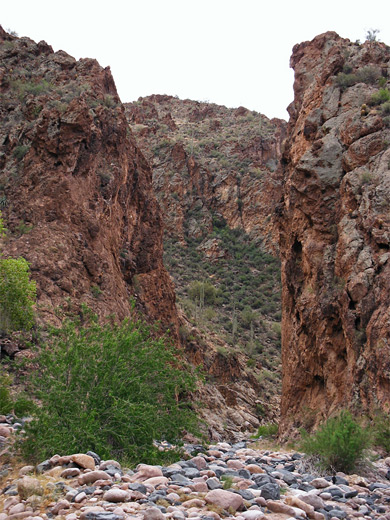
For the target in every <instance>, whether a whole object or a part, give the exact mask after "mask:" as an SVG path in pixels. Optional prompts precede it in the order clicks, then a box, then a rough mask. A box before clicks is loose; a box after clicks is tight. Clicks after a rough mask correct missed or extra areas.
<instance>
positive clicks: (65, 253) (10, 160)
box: [0, 28, 177, 331]
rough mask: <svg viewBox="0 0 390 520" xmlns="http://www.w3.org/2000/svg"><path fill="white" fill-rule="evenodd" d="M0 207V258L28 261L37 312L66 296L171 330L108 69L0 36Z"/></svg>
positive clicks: (140, 186)
mask: <svg viewBox="0 0 390 520" xmlns="http://www.w3.org/2000/svg"><path fill="white" fill-rule="evenodd" d="M0 44H1V48H0V91H1V105H0V111H1V112H0V113H1V119H2V125H1V129H0V146H1V149H0V167H1V174H0V201H1V205H2V211H3V214H4V216H5V222H6V225H7V227H8V229H9V231H10V233H11V234H10V237H9V242H8V244H7V253H8V254H10V255H12V256H17V255H22V256H24V257H25V258H26V259H27V260H28V261H29V262H30V264H31V272H32V276H33V278H34V279H35V280H36V281H37V284H38V303H39V307H40V314H41V315H42V314H43V313H45V312H46V313H47V318H49V316H50V314H51V313H52V312H53V309H54V308H55V307H56V306H58V305H59V304H61V303H63V302H64V298H65V297H70V298H71V299H72V300H73V301H74V302H77V303H78V302H80V301H83V302H85V303H87V304H88V305H90V306H91V307H92V308H93V309H94V310H95V311H96V312H98V313H99V314H100V315H108V314H112V313H114V314H116V315H117V316H118V317H120V318H123V317H124V316H126V315H128V314H129V312H130V308H131V305H130V298H131V297H135V298H136V301H137V303H138V306H139V307H140V309H141V310H142V311H143V312H144V313H145V314H146V315H147V316H149V318H151V319H153V320H154V319H159V320H161V321H162V323H163V324H164V325H165V326H169V327H171V328H172V329H173V330H174V331H175V330H176V329H177V314H176V308H175V295H174V290H173V286H172V283H171V281H170V278H169V276H168V275H167V273H166V271H165V269H164V267H163V263H162V222H161V217H160V211H159V207H158V204H157V202H156V200H155V198H154V195H153V192H152V186H151V171H150V169H149V166H148V165H147V163H146V161H145V159H144V157H143V155H142V154H141V153H140V151H139V150H138V148H137V147H136V145H135V142H134V140H133V137H132V135H131V132H130V131H129V128H128V125H127V122H126V118H125V113H124V109H123V106H122V104H121V102H120V100H119V98H118V95H117V91H116V88H115V84H114V80H113V78H112V76H111V73H110V70H109V68H106V69H103V68H101V67H100V66H99V64H98V63H97V62H96V61H95V60H91V59H82V60H80V61H76V60H75V59H74V58H72V57H71V56H69V55H68V54H66V53H65V52H63V51H58V52H53V50H52V48H51V47H50V46H48V45H47V44H46V43H45V42H40V43H38V44H36V43H35V42H33V41H31V40H30V39H28V38H14V37H12V36H10V35H8V34H7V33H5V32H4V31H3V30H2V29H1V28H0Z"/></svg>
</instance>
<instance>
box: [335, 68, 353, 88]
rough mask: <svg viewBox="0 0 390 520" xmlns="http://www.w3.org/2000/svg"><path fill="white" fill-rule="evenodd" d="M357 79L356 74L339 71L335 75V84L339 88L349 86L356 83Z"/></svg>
mask: <svg viewBox="0 0 390 520" xmlns="http://www.w3.org/2000/svg"><path fill="white" fill-rule="evenodd" d="M357 81H358V79H357V76H356V74H350V73H349V74H346V73H345V72H339V74H337V76H336V85H337V86H338V87H341V88H343V89H344V88H347V87H351V86H352V85H355V83H357Z"/></svg>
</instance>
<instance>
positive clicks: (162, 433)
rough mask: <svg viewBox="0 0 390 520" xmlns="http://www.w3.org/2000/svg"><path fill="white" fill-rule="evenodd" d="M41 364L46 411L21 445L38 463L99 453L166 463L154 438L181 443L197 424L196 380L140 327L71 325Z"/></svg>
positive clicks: (39, 384)
mask: <svg viewBox="0 0 390 520" xmlns="http://www.w3.org/2000/svg"><path fill="white" fill-rule="evenodd" d="M36 363H37V366H38V367H39V368H38V370H37V372H36V376H35V377H34V378H33V383H32V384H33V388H34V389H35V391H36V393H37V397H38V398H39V399H40V401H41V403H42V406H41V407H39V408H38V409H37V410H36V412H35V415H34V419H33V421H32V422H31V423H29V424H28V426H27V427H26V437H25V441H24V442H23V444H22V446H21V448H22V452H23V453H24V454H25V455H27V456H31V457H33V458H34V459H35V460H39V459H42V458H45V457H48V456H51V455H53V453H70V452H72V451H73V452H78V451H80V452H85V451H86V450H93V451H95V452H97V453H99V455H100V456H101V457H103V458H105V459H107V458H112V457H115V458H119V459H120V460H123V461H128V462H135V461H139V460H143V461H145V462H146V461H149V462H154V461H158V460H161V459H162V457H163V456H164V454H163V453H160V452H159V451H158V450H157V449H156V448H154V447H153V440H154V439H157V440H160V439H163V438H165V439H167V440H169V441H171V442H177V441H178V440H179V439H180V436H181V434H182V432H183V430H184V429H187V430H188V429H189V430H191V429H193V428H194V427H195V425H196V417H195V414H194V412H193V411H192V409H191V407H190V405H189V402H188V400H186V398H185V397H186V396H187V395H188V392H191V391H192V390H194V388H195V382H196V380H195V376H194V375H193V374H191V373H190V372H189V371H188V369H186V368H184V367H183V366H182V365H181V364H180V363H179V361H178V360H177V358H176V356H175V352H174V350H173V348H172V347H171V346H170V345H169V344H167V343H166V342H165V341H163V339H161V338H159V339H157V338H154V337H153V336H152V335H151V332H150V330H149V328H148V327H147V326H146V325H144V324H143V323H141V322H136V323H133V322H130V321H124V322H123V323H122V324H120V325H113V324H107V325H99V324H97V323H96V318H93V320H92V321H90V322H89V323H87V324H84V325H82V324H80V322H79V321H76V320H73V321H71V320H68V321H66V322H64V323H63V325H62V327H61V328H60V329H53V330H52V331H51V334H50V336H49V339H48V341H47V342H46V344H45V345H44V347H43V348H42V350H41V352H40V354H39V356H38V358H37V359H36Z"/></svg>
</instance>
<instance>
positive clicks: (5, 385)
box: [0, 374, 13, 415]
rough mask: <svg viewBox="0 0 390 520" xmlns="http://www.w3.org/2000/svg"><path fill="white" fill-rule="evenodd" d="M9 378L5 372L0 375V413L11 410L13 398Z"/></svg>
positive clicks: (7, 412)
mask: <svg viewBox="0 0 390 520" xmlns="http://www.w3.org/2000/svg"><path fill="white" fill-rule="evenodd" d="M10 386H11V378H10V377H9V376H8V375H6V374H1V375H0V414H2V415H7V414H9V413H10V412H12V409H13V400H12V398H11V394H10Z"/></svg>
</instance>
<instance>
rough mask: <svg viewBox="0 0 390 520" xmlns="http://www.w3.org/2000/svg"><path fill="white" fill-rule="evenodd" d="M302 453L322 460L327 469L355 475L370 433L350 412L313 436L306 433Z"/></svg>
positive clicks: (341, 414)
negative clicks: (351, 472) (355, 469)
mask: <svg viewBox="0 0 390 520" xmlns="http://www.w3.org/2000/svg"><path fill="white" fill-rule="evenodd" d="M302 437H303V443H302V450H303V451H304V452H305V453H306V454H308V455H313V456H315V457H316V458H318V461H319V465H320V466H321V467H322V468H323V469H327V470H331V471H343V472H345V473H348V472H350V471H352V470H353V469H354V468H355V466H356V464H357V463H358V462H359V461H360V460H361V459H362V458H363V455H364V451H365V449H366V448H367V447H368V445H369V433H368V430H367V429H365V428H363V427H361V426H360V425H359V423H358V422H357V421H356V420H355V419H354V418H353V416H352V415H351V414H350V413H349V412H348V411H345V410H344V411H342V412H341V413H340V415H338V416H337V417H332V418H330V419H328V420H327V421H326V422H325V424H323V425H322V426H321V427H320V428H319V429H318V430H317V431H316V432H315V433H314V434H313V435H309V434H307V433H306V432H305V431H302Z"/></svg>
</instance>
